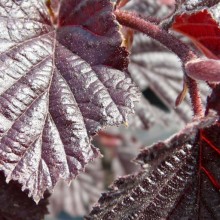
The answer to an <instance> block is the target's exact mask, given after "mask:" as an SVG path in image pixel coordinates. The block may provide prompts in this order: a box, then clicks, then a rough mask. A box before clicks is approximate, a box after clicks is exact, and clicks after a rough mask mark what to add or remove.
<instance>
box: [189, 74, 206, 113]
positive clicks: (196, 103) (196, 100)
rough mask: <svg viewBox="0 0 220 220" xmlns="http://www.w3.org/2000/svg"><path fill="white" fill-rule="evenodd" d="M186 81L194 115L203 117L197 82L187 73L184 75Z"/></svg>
mask: <svg viewBox="0 0 220 220" xmlns="http://www.w3.org/2000/svg"><path fill="white" fill-rule="evenodd" d="M186 83H187V85H188V88H189V95H190V98H191V102H192V108H193V112H194V115H195V116H196V117H203V116H204V111H203V106H202V100H201V97H200V92H199V89H198V84H197V82H196V81H195V80H194V79H192V78H190V77H189V76H187V75H186Z"/></svg>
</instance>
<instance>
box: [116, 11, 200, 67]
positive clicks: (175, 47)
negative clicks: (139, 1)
mask: <svg viewBox="0 0 220 220" xmlns="http://www.w3.org/2000/svg"><path fill="white" fill-rule="evenodd" d="M115 15H116V18H117V20H118V21H119V23H121V24H122V25H124V26H127V27H130V28H132V29H134V30H137V31H140V32H142V33H144V34H146V35H148V36H149V37H151V38H153V39H155V40H157V41H159V42H160V43H161V44H163V45H164V46H165V47H167V48H168V49H169V50H171V51H172V52H174V53H175V54H176V55H177V56H178V57H179V58H180V59H181V60H182V61H183V63H186V62H188V61H190V60H191V59H193V58H194V59H195V58H196V57H197V56H196V54H195V53H194V52H193V51H192V50H191V48H190V47H189V46H188V45H186V44H184V43H183V42H182V41H180V40H179V39H177V38H176V37H174V36H173V35H171V34H169V33H168V32H166V31H165V30H163V29H161V28H159V27H158V26H157V25H155V24H153V23H151V22H149V21H147V20H144V19H142V18H140V17H139V16H138V15H136V14H135V13H133V12H127V11H122V10H116V11H115Z"/></svg>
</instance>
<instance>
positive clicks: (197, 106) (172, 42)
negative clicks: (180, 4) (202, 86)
mask: <svg viewBox="0 0 220 220" xmlns="http://www.w3.org/2000/svg"><path fill="white" fill-rule="evenodd" d="M115 15H116V18H117V20H118V21H119V23H121V24H122V25H124V26H127V27H129V28H132V29H134V30H137V31H139V32H142V33H144V34H146V35H147V36H149V37H151V38H153V39H155V40H157V41H159V42H160V43H161V44H163V45H164V46H165V47H167V48H168V49H169V50H171V51H172V52H174V53H175V54H176V55H177V56H178V57H179V58H180V59H181V60H182V62H183V64H185V63H187V62H188V61H190V60H192V59H196V58H197V55H196V54H195V53H194V52H193V51H192V50H191V48H190V47H189V46H188V45H186V44H184V43H183V42H182V41H180V40H179V39H177V38H176V37H174V36H173V35H171V34H169V33H168V32H167V31H165V30H163V29H161V28H160V27H158V26H157V25H155V24H153V23H151V22H150V21H147V20H144V19H142V18H140V17H139V16H138V15H136V14H135V13H132V12H127V11H122V10H116V11H115ZM186 83H187V85H188V88H189V94H190V97H191V102H192V106H193V111H194V114H195V116H202V115H203V107H202V101H201V98H200V92H199V89H198V86H197V83H196V81H195V80H193V79H191V78H189V77H188V76H187V75H186Z"/></svg>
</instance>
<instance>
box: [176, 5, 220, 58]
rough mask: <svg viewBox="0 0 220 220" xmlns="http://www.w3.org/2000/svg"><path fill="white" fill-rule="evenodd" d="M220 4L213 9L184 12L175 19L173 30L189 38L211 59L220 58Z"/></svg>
mask: <svg viewBox="0 0 220 220" xmlns="http://www.w3.org/2000/svg"><path fill="white" fill-rule="evenodd" d="M219 9H220V4H217V5H215V6H213V7H212V8H211V9H210V8H209V9H207V8H205V9H201V10H199V11H190V12H184V13H181V14H179V15H177V16H176V17H175V21H174V23H173V25H172V28H173V30H175V31H178V32H180V33H182V34H184V35H186V36H188V37H189V38H190V39H191V40H192V41H193V42H194V44H195V45H196V46H197V47H198V48H199V49H200V50H201V51H202V52H203V53H204V54H205V55H206V56H207V57H209V58H212V59H219V58H220V26H219Z"/></svg>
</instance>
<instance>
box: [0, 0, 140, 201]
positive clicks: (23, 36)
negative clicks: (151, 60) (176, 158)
mask: <svg viewBox="0 0 220 220" xmlns="http://www.w3.org/2000/svg"><path fill="white" fill-rule="evenodd" d="M52 3H54V4H52V6H51V7H52V8H53V10H54V13H55V15H56V16H57V18H56V19H52V14H51V13H49V10H48V9H47V7H46V5H45V2H44V1H43V0H40V1H39V0H21V1H15V0H7V1H5V0H0V26H1V32H0V61H1V67H0V164H1V165H0V169H1V170H3V171H4V173H5V175H6V177H7V181H10V180H11V179H13V180H18V181H19V182H20V183H21V184H22V186H23V187H22V189H23V190H25V189H27V190H28V191H29V196H32V197H33V198H34V200H35V201H36V202H38V201H39V200H40V198H42V197H43V193H44V192H45V190H47V189H49V190H51V189H53V187H54V186H55V184H56V182H57V181H58V180H59V179H65V180H67V181H70V180H72V179H73V178H74V177H75V176H76V175H77V174H78V173H79V171H81V170H83V169H84V166H85V164H86V163H88V162H89V161H90V160H92V159H94V158H95V157H96V156H97V155H98V150H96V149H95V148H94V147H93V146H92V144H91V140H90V136H91V135H92V134H94V133H95V132H96V131H97V130H99V129H100V128H101V127H102V126H106V125H118V124H120V123H122V122H124V121H126V120H127V116H128V114H129V113H131V112H133V110H132V109H133V102H134V101H136V100H137V89H136V87H135V86H134V85H133V84H132V82H131V79H130V78H129V77H128V75H127V74H126V72H123V71H124V70H126V68H127V63H128V61H127V52H126V50H125V49H124V48H122V47H121V43H122V40H121V37H120V34H119V32H118V30H119V27H118V24H117V22H116V21H115V17H114V15H113V13H112V10H113V7H112V4H111V3H110V1H108V0H94V1H89V0H63V1H55V2H52ZM58 9H59V10H58ZM50 15H51V16H50ZM50 20H53V21H54V22H55V23H52V22H51V21H50Z"/></svg>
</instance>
